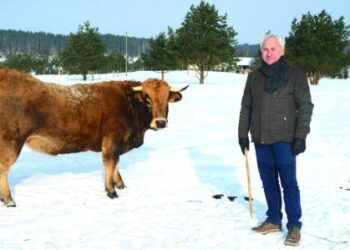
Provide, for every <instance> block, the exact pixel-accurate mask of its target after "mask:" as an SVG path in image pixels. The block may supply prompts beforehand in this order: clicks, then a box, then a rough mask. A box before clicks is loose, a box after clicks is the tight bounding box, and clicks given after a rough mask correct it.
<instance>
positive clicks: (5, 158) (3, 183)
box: [0, 141, 23, 207]
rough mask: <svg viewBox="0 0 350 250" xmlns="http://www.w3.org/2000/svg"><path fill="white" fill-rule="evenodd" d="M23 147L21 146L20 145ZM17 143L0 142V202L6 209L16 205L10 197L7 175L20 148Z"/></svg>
mask: <svg viewBox="0 0 350 250" xmlns="http://www.w3.org/2000/svg"><path fill="white" fill-rule="evenodd" d="M22 145H23V144H22ZM22 145H17V143H14V142H9V143H6V142H4V141H0V148H1V153H0V154H1V157H0V200H1V201H2V202H3V203H4V204H5V205H6V206H7V207H15V206H16V203H15V202H14V201H13V199H12V197H11V191H10V187H9V183H8V173H9V170H10V167H11V165H12V164H13V163H14V162H15V161H16V160H17V158H18V155H19V152H20V149H21V146H22Z"/></svg>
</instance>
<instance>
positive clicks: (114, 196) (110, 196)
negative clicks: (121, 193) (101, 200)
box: [107, 191, 118, 199]
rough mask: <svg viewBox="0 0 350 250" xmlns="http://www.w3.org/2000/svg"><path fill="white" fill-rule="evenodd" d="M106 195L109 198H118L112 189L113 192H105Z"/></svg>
mask: <svg viewBox="0 0 350 250" xmlns="http://www.w3.org/2000/svg"><path fill="white" fill-rule="evenodd" d="M107 196H108V197H109V198H111V199H114V198H118V195H117V192H116V191H114V192H111V193H110V192H107Z"/></svg>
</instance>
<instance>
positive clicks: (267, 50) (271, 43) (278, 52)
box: [262, 37, 284, 65]
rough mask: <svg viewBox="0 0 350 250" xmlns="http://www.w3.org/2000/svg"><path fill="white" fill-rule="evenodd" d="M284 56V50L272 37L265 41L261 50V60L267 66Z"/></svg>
mask: <svg viewBox="0 0 350 250" xmlns="http://www.w3.org/2000/svg"><path fill="white" fill-rule="evenodd" d="M283 55H284V48H283V47H282V46H281V45H280V43H279V42H278V40H277V39H276V38H274V37H268V38H266V39H265V41H264V43H263V48H262V59H263V60H264V62H265V63H267V64H268V65H270V64H273V63H274V62H277V61H278V60H279V59H280V58H281V56H283Z"/></svg>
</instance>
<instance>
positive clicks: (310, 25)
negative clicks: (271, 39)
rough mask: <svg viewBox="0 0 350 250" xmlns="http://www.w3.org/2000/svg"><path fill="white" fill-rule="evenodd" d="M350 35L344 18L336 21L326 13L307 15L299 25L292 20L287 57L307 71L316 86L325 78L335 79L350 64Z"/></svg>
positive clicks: (287, 39)
mask: <svg viewBox="0 0 350 250" xmlns="http://www.w3.org/2000/svg"><path fill="white" fill-rule="evenodd" d="M349 35H350V30H349V26H346V25H345V23H344V18H343V17H340V18H339V19H338V20H335V21H333V20H332V18H331V16H330V15H329V14H327V13H326V11H325V10H323V11H322V12H321V13H320V14H319V15H314V16H312V15H311V14H310V13H308V14H307V15H303V16H302V18H301V21H300V22H298V21H297V19H294V20H293V22H292V27H291V31H290V33H289V37H287V38H286V57H287V59H288V60H289V61H290V62H291V63H293V64H295V65H298V66H300V67H302V68H304V69H305V70H306V71H307V73H308V77H309V80H310V83H311V84H317V83H318V81H319V80H320V78H321V77H322V76H325V75H330V76H336V75H338V74H339V73H340V72H342V71H343V70H344V68H345V67H348V66H349V65H350V53H349V52H348V51H347V50H346V48H347V46H349Z"/></svg>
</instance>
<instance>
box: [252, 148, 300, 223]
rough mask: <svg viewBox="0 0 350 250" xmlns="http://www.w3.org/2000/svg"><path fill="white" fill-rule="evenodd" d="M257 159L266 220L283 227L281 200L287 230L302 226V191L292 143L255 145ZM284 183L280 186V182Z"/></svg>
mask: <svg viewBox="0 0 350 250" xmlns="http://www.w3.org/2000/svg"><path fill="white" fill-rule="evenodd" d="M255 151H256V158H257V163H258V169H259V173H260V178H261V180H262V183H263V186H264V193H265V198H266V202H267V207H268V209H267V212H266V215H267V219H266V221H268V222H271V223H273V224H277V225H281V222H282V197H281V186H282V188H283V199H284V205H285V211H286V213H287V219H288V223H287V228H288V229H290V228H291V227H292V226H296V227H298V228H299V229H300V228H301V226H302V223H301V221H300V218H301V205H300V191H299V187H298V182H297V177H296V157H295V155H294V154H293V152H292V144H291V143H274V144H267V145H266V144H259V143H255ZM279 179H280V180H281V185H280V182H279Z"/></svg>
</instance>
